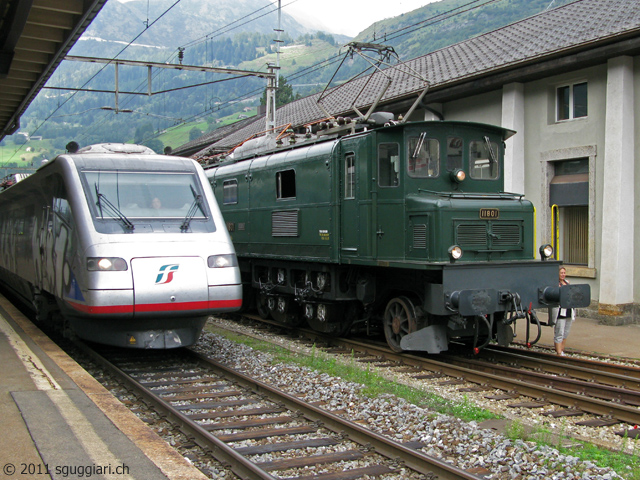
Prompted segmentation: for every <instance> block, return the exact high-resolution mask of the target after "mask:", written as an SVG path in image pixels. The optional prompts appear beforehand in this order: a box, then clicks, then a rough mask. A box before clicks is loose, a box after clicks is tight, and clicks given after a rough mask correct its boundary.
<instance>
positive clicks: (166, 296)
mask: <svg viewBox="0 0 640 480" xmlns="http://www.w3.org/2000/svg"><path fill="white" fill-rule="evenodd" d="M0 248H1V254H0V281H2V283H3V284H4V285H5V286H7V287H9V288H10V289H11V290H12V291H13V292H14V293H15V294H17V295H18V296H19V297H20V298H21V299H22V300H23V301H24V302H25V303H26V304H27V305H28V306H30V307H31V308H32V309H33V310H34V311H35V312H36V318H37V319H38V320H41V321H50V322H51V321H53V322H55V321H65V322H68V326H69V327H70V328H71V329H72V330H73V331H74V332H75V334H76V335H77V336H78V337H80V338H82V339H85V340H89V341H94V342H98V343H104V344H109V345H116V346H123V347H134V348H173V347H180V346H187V345H191V344H193V343H195V342H196V341H197V339H198V337H199V336H200V333H201V331H202V328H203V326H204V323H205V322H206V319H207V317H208V316H209V315H211V314H213V313H216V312H229V311H235V310H238V309H239V308H240V306H241V305H242V287H241V281H240V273H239V270H238V266H237V260H236V256H235V250H234V248H233V245H232V243H231V239H230V238H229V234H228V232H227V229H226V228H225V224H224V221H223V219H222V216H221V214H220V210H219V208H218V205H217V203H216V200H215V198H214V196H213V192H212V191H211V187H210V185H209V182H208V181H207V178H206V176H205V175H204V172H203V170H202V168H201V167H200V166H199V165H198V164H197V163H196V162H194V161H193V160H190V159H186V158H180V157H172V156H163V155H156V154H154V153H153V151H151V150H149V149H147V148H146V147H140V146H136V145H120V144H103V145H95V146H92V147H87V148H85V149H81V150H79V151H78V152H77V153H75V154H64V155H60V156H58V157H57V158H55V159H54V160H52V161H51V162H49V163H47V164H46V165H44V166H43V167H41V168H40V169H38V171H37V172H36V173H34V174H33V175H31V176H29V177H28V178H26V179H24V180H22V181H21V182H19V183H17V184H15V185H13V186H11V187H9V188H7V189H6V190H4V191H2V192H0Z"/></svg>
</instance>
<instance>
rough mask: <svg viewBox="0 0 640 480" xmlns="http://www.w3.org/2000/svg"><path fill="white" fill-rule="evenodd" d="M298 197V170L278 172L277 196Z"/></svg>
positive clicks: (278, 197)
mask: <svg viewBox="0 0 640 480" xmlns="http://www.w3.org/2000/svg"><path fill="white" fill-rule="evenodd" d="M295 197H296V172H295V170H283V171H282V172H278V173H276V198H277V199H278V200H282V199H285V198H295Z"/></svg>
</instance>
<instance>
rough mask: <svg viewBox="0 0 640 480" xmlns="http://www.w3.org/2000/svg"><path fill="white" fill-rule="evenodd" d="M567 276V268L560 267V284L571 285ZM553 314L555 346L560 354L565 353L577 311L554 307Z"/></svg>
mask: <svg viewBox="0 0 640 480" xmlns="http://www.w3.org/2000/svg"><path fill="white" fill-rule="evenodd" d="M566 276H567V269H566V268H564V267H560V271H559V281H558V285H559V286H561V287H562V286H563V285H569V282H568V281H567V279H566ZM553 316H554V318H553V320H554V321H555V329H554V338H553V341H554V346H555V348H556V353H557V354H558V355H564V346H565V344H566V343H567V337H568V336H569V331H570V330H571V325H572V324H573V321H574V320H575V319H576V312H575V310H574V309H573V308H554V309H553Z"/></svg>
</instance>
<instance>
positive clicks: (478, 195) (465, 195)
mask: <svg viewBox="0 0 640 480" xmlns="http://www.w3.org/2000/svg"><path fill="white" fill-rule="evenodd" d="M418 192H419V193H431V194H433V195H440V196H441V197H449V198H482V199H495V198H513V197H518V200H522V199H523V198H524V193H510V192H499V193H475V192H467V193H465V192H455V193H454V192H438V191H436V190H427V189H425V188H418Z"/></svg>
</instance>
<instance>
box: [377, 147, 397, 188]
mask: <svg viewBox="0 0 640 480" xmlns="http://www.w3.org/2000/svg"><path fill="white" fill-rule="evenodd" d="M399 150H400V148H399V147H398V144H397V143H381V144H380V145H378V185H380V186H381V187H397V186H398V184H399V183H400V182H399V179H398V172H399V171H400V153H399Z"/></svg>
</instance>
